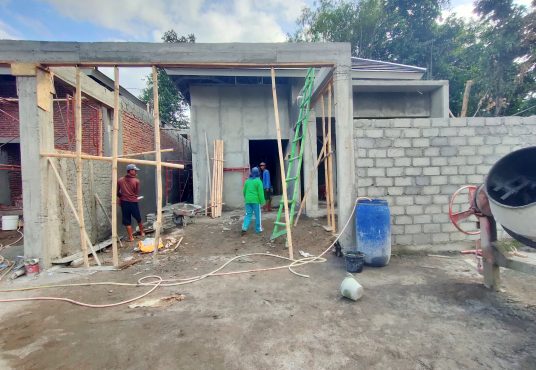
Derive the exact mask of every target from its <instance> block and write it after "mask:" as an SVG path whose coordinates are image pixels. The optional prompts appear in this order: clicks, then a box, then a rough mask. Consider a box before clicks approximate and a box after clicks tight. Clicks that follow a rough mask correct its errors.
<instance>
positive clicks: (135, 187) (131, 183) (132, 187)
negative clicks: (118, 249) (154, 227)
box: [117, 164, 145, 242]
mask: <svg viewBox="0 0 536 370" xmlns="http://www.w3.org/2000/svg"><path fill="white" fill-rule="evenodd" d="M139 170H140V169H139V168H138V167H136V165H135V164H129V165H128V166H127V174H126V176H123V177H121V178H120V179H119V180H117V196H118V197H119V200H120V201H121V211H122V215H123V217H122V218H123V225H124V226H125V227H126V229H127V235H128V241H129V242H132V241H134V236H133V231H132V226H131V219H132V217H134V219H136V221H137V222H138V227H139V229H140V237H144V236H145V232H144V231H143V223H142V222H141V215H140V207H139V206H138V202H139V200H140V198H141V197H140V196H139V195H140V180H139V179H138V178H137V177H136V176H137V173H138V171H139Z"/></svg>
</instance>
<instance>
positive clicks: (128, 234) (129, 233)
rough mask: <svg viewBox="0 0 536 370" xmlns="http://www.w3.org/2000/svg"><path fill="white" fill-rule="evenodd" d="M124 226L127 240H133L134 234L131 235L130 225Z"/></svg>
mask: <svg viewBox="0 0 536 370" xmlns="http://www.w3.org/2000/svg"><path fill="white" fill-rule="evenodd" d="M126 228H127V236H128V241H129V242H133V241H134V236H133V235H132V226H130V225H128V226H127V227H126Z"/></svg>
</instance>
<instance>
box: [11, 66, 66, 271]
mask: <svg viewBox="0 0 536 370" xmlns="http://www.w3.org/2000/svg"><path fill="white" fill-rule="evenodd" d="M39 75H42V76H39ZM47 78H49V73H48V72H46V71H42V70H37V76H24V77H17V90H18V96H19V120H20V151H21V167H22V171H21V175H22V195H23V211H24V255H25V256H26V257H37V258H39V259H40V261H41V263H42V265H44V266H45V267H46V266H49V265H50V261H51V260H52V259H53V258H56V257H59V256H60V253H61V240H60V235H61V233H60V225H61V224H62V222H61V220H60V212H59V197H58V195H59V194H58V185H57V184H56V182H55V177H54V173H53V172H52V170H51V169H50V168H49V166H48V163H47V158H43V157H41V155H40V153H41V151H53V150H54V124H53V117H52V92H51V91H49V94H48V103H47V104H48V107H49V109H48V111H47V110H44V109H41V108H39V107H38V106H37V91H38V89H39V88H40V87H39V86H38V81H45V80H46V79H47Z"/></svg>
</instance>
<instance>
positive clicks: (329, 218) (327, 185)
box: [320, 95, 333, 230]
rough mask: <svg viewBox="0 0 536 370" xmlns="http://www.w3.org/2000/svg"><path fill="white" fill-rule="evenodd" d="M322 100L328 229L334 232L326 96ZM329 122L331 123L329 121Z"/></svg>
mask: <svg viewBox="0 0 536 370" xmlns="http://www.w3.org/2000/svg"><path fill="white" fill-rule="evenodd" d="M320 100H321V102H322V135H323V136H324V138H325V139H326V142H325V143H324V144H325V146H326V160H325V161H324V187H325V190H326V217H327V220H328V228H329V229H330V230H333V225H332V223H331V207H330V206H329V204H330V192H329V175H328V156H329V151H328V150H327V146H328V142H329V139H328V137H327V128H326V111H325V109H326V105H325V101H324V95H322V96H321V97H320ZM328 122H329V121H328Z"/></svg>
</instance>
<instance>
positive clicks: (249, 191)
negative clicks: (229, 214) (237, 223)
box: [242, 167, 264, 235]
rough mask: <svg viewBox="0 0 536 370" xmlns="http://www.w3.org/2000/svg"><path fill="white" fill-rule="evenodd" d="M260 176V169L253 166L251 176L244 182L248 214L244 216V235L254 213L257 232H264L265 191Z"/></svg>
mask: <svg viewBox="0 0 536 370" xmlns="http://www.w3.org/2000/svg"><path fill="white" fill-rule="evenodd" d="M259 176H260V171H259V169H258V168H257V167H253V168H252V169H251V173H250V174H249V178H248V179H247V180H246V182H245V183H244V189H243V191H242V192H243V194H244V202H245V203H246V216H245V217H244V223H243V224H242V235H244V234H245V233H246V232H247V231H248V229H249V223H250V222H251V217H253V215H255V232H256V233H257V234H259V233H261V232H262V224H261V206H262V205H263V204H264V191H263V188H262V181H261V179H260V178H259Z"/></svg>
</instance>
